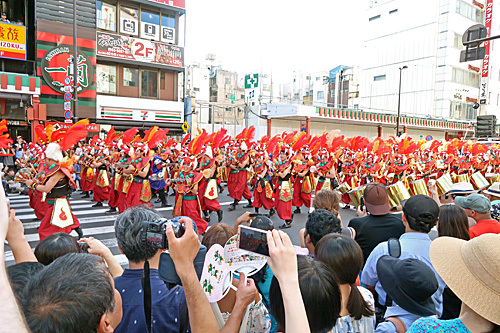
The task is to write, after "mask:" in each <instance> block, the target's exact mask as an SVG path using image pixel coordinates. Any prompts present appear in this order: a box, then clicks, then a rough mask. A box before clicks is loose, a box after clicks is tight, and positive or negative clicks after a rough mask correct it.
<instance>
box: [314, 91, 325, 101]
mask: <svg viewBox="0 0 500 333" xmlns="http://www.w3.org/2000/svg"><path fill="white" fill-rule="evenodd" d="M316 98H317V99H323V98H325V92H324V91H318V92H317V93H316Z"/></svg>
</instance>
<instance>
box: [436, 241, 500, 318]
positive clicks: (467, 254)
mask: <svg viewBox="0 0 500 333" xmlns="http://www.w3.org/2000/svg"><path fill="white" fill-rule="evenodd" d="M430 255H431V262H432V265H433V266H434V268H435V270H436V272H437V273H438V274H439V275H440V276H441V278H442V279H443V280H444V282H445V283H446V284H447V285H448V286H449V287H450V289H451V290H452V291H453V292H454V293H455V294H456V295H457V297H458V298H460V300H462V302H464V303H465V304H466V305H467V306H469V307H470V308H471V309H472V310H474V311H475V312H476V313H478V314H479V315H480V316H482V317H483V318H485V319H487V320H489V321H491V322H493V323H495V324H497V325H500V311H499V309H500V235H497V234H484V235H481V236H479V237H475V238H473V239H472V240H470V241H465V240H462V239H458V238H453V237H439V238H437V239H436V240H434V241H433V242H432V244H431V250H430Z"/></svg>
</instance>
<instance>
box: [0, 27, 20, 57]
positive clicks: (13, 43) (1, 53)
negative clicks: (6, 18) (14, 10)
mask: <svg viewBox="0 0 500 333" xmlns="http://www.w3.org/2000/svg"><path fill="white" fill-rule="evenodd" d="M0 58H6V59H16V60H26V27H25V26H23V25H17V24H10V23H3V22H2V23H0Z"/></svg>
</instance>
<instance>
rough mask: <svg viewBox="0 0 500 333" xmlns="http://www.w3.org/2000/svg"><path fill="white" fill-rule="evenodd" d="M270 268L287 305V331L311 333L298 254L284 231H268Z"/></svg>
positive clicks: (285, 305) (286, 332) (288, 332)
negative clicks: (301, 283) (301, 291)
mask: <svg viewBox="0 0 500 333" xmlns="http://www.w3.org/2000/svg"><path fill="white" fill-rule="evenodd" d="M267 243H268V245H269V255H270V258H269V260H268V261H267V264H268V265H269V268H271V271H272V272H273V273H274V276H275V277H276V279H278V282H279V285H280V289H281V295H282V296H283V305H284V307H285V327H286V330H285V333H309V332H311V330H310V328H309V322H308V320H307V314H306V308H305V306H304V301H303V300H302V295H301V293H300V287H299V273H298V268H297V255H296V254H295V249H294V248H293V244H292V241H291V240H290V237H288V235H287V234H286V233H284V232H283V231H278V230H272V231H268V232H267Z"/></svg>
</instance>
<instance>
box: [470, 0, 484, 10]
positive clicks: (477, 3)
mask: <svg viewBox="0 0 500 333" xmlns="http://www.w3.org/2000/svg"><path fill="white" fill-rule="evenodd" d="M472 4H473V5H474V6H478V7H479V8H481V9H484V5H483V4H482V3H480V2H477V1H476V0H472Z"/></svg>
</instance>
